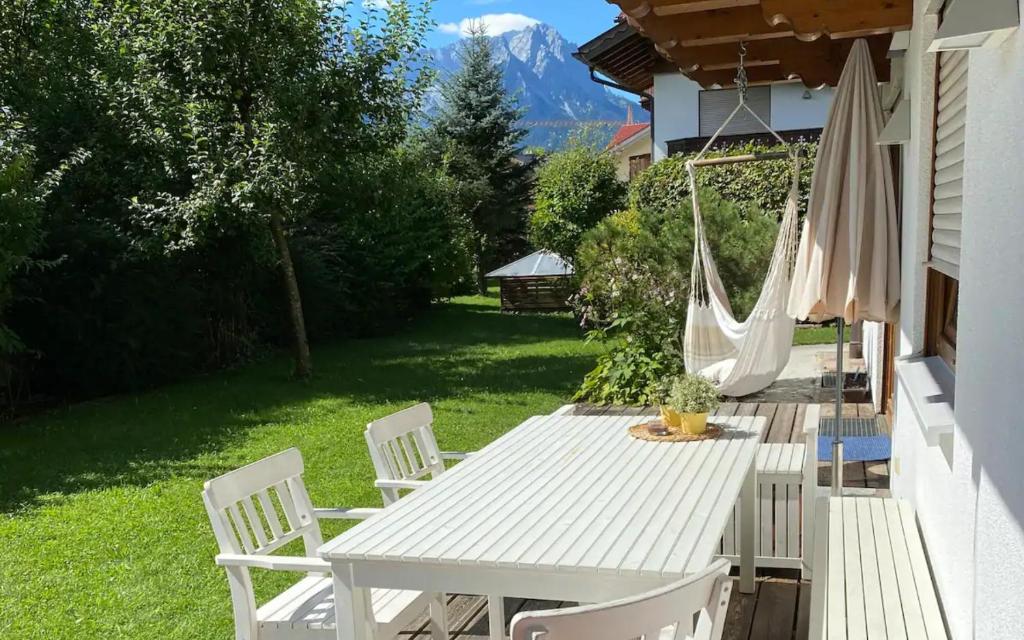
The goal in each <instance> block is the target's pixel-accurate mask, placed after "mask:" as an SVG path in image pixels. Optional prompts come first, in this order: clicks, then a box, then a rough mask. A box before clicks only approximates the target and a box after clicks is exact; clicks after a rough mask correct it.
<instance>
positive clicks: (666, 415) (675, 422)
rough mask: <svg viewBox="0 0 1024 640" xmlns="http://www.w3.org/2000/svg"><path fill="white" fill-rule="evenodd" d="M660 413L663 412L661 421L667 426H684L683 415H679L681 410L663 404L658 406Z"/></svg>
mask: <svg viewBox="0 0 1024 640" xmlns="http://www.w3.org/2000/svg"><path fill="white" fill-rule="evenodd" d="M658 411H659V413H661V422H662V424H664V425H665V426H666V427H679V428H682V426H683V417H682V416H681V415H679V412H678V411H676V410H675V409H673V408H672V407H670V406H668V405H664V404H663V405H661V406H660V407H658Z"/></svg>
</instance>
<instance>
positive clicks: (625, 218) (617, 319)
mask: <svg viewBox="0 0 1024 640" xmlns="http://www.w3.org/2000/svg"><path fill="white" fill-rule="evenodd" d="M701 210H702V212H703V214H704V226H705V231H706V233H707V236H708V241H709V243H710V244H711V250H712V254H713V255H714V257H715V260H716V262H717V264H718V269H719V273H720V275H721V276H722V280H723V282H724V284H725V286H726V289H727V292H728V294H729V299H730V301H731V303H732V306H733V309H734V311H736V313H737V315H738V316H740V317H742V316H743V315H744V314H746V313H748V312H749V311H750V309H752V308H753V306H754V304H755V303H756V301H757V297H758V294H759V293H760V290H761V285H762V282H763V280H764V276H765V273H766V272H767V269H768V264H769V263H770V261H771V253H772V248H773V246H774V243H775V237H776V234H777V224H776V222H775V221H774V220H773V219H772V218H770V217H768V216H765V215H762V214H761V211H760V209H758V208H757V206H756V205H753V204H749V203H746V204H738V203H735V202H730V201H728V200H725V199H724V198H722V197H721V196H719V195H718V194H716V193H714V192H712V191H702V192H701ZM693 242H694V236H693V216H692V209H691V208H690V203H689V201H688V199H687V202H686V204H685V205H684V206H675V207H671V208H667V209H664V210H657V209H645V210H642V211H636V210H629V211H625V212H620V213H616V214H614V215H612V216H611V217H609V218H607V219H606V220H604V221H603V222H601V223H600V224H598V225H597V226H596V227H595V228H594V229H592V230H591V231H590V232H588V233H587V234H586V235H585V236H584V239H583V243H582V244H581V245H580V250H579V255H578V260H577V273H578V274H579V276H580V279H581V288H580V294H579V296H578V297H577V299H576V308H577V312H578V314H579V315H580V317H581V318H582V321H583V322H584V324H585V325H586V326H588V327H592V328H593V329H594V331H595V332H598V333H599V334H600V335H602V336H603V337H604V338H605V339H606V340H608V341H609V342H610V344H611V345H612V351H611V353H610V354H609V355H608V356H607V357H606V358H605V359H603V360H602V361H601V362H600V363H599V366H598V367H597V368H596V369H594V371H592V372H591V373H590V374H588V376H587V379H586V380H585V381H584V383H583V385H582V387H581V389H580V392H579V393H580V397H581V398H586V399H590V400H592V401H597V402H616V403H638V404H647V403H651V402H653V401H654V400H652V399H654V398H656V397H657V396H658V395H659V394H661V393H662V391H661V385H662V383H663V381H664V380H665V379H666V378H667V377H669V376H673V375H677V374H680V373H682V372H683V358H682V343H681V341H682V332H683V329H684V327H685V324H686V307H687V302H688V299H689V286H690V282H689V279H690V266H691V260H692V257H693Z"/></svg>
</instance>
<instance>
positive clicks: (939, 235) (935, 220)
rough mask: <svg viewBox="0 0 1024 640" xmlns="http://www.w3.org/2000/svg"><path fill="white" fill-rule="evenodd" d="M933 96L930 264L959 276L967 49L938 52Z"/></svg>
mask: <svg viewBox="0 0 1024 640" xmlns="http://www.w3.org/2000/svg"><path fill="white" fill-rule="evenodd" d="M938 76H939V77H938V81H937V82H936V86H937V91H936V96H935V101H936V107H935V166H934V172H933V173H932V188H933V191H932V218H931V242H930V246H929V252H928V254H929V255H928V258H929V260H930V261H931V266H932V268H934V269H935V270H937V271H940V272H942V273H944V274H946V275H947V276H949V277H951V278H959V277H960V275H959V270H960V228H961V224H962V213H963V194H964V142H965V141H964V123H965V120H966V112H967V52H966V51H944V52H942V53H941V54H939V64H938Z"/></svg>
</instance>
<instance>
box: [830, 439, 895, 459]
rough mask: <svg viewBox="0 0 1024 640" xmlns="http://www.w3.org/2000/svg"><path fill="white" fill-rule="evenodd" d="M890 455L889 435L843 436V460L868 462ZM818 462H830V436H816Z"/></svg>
mask: <svg viewBox="0 0 1024 640" xmlns="http://www.w3.org/2000/svg"><path fill="white" fill-rule="evenodd" d="M891 457H892V440H891V439H890V438H889V436H848V437H845V438H843V460H845V461H846V462H868V461H874V460H888V459H889V458H891ZM818 462H832V438H831V437H830V436H818Z"/></svg>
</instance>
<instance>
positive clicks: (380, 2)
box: [363, 0, 391, 9]
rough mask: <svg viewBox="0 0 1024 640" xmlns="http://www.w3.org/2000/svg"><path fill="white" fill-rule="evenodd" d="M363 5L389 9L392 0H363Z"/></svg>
mask: <svg viewBox="0 0 1024 640" xmlns="http://www.w3.org/2000/svg"><path fill="white" fill-rule="evenodd" d="M363 6H364V7H366V8H368V9H387V8H388V7H389V6H391V0H363Z"/></svg>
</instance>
